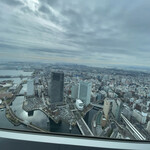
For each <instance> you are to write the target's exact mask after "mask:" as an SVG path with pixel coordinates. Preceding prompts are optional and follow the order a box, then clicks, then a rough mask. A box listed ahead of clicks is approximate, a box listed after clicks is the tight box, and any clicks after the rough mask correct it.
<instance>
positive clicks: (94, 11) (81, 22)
mask: <svg viewBox="0 0 150 150" xmlns="http://www.w3.org/2000/svg"><path fill="white" fill-rule="evenodd" d="M81 3H82V4H83V5H81ZM149 4H150V2H149V1H146V0H144V1H139V0H136V1H135V0H133V1H132V2H131V1H129V0H126V1H118V0H115V1H113V2H112V1H109V0H108V1H106V0H105V1H104V0H101V1H99V0H98V1H97V0H95V1H90V0H88V1H86V3H85V1H81V0H77V1H70V0H67V1H60V0H55V1H54V0H51V1H47V0H18V1H17V0H11V1H9V0H2V1H1V2H0V7H1V10H0V14H1V15H0V20H1V24H0V33H1V34H0V60H1V61H4V62H5V61H23V62H24V61H27V62H28V61H31V62H38V61H39V62H46V63H48V62H49V63H56V62H60V63H61V62H64V63H74V64H83V65H88V66H96V67H101V66H114V67H116V66H140V67H142V66H144V67H148V66H150V60H149V57H150V53H149V42H150V41H149V39H150V38H149V33H150V30H149V25H150V21H149V9H150V5H149Z"/></svg>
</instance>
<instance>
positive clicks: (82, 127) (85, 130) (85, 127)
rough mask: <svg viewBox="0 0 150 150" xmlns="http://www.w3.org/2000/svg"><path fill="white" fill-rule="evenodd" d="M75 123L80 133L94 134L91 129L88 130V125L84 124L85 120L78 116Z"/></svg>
mask: <svg viewBox="0 0 150 150" xmlns="http://www.w3.org/2000/svg"><path fill="white" fill-rule="evenodd" d="M77 125H78V127H79V129H80V131H81V133H82V135H87V136H94V135H93V133H92V131H91V130H90V128H89V127H88V125H87V124H86V122H85V121H84V119H83V118H80V119H79V120H78V121H77Z"/></svg>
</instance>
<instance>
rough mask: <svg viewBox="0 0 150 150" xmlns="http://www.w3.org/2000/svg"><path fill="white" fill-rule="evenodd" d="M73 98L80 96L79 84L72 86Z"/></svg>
mask: <svg viewBox="0 0 150 150" xmlns="http://www.w3.org/2000/svg"><path fill="white" fill-rule="evenodd" d="M71 98H73V99H77V98H78V85H72V87H71Z"/></svg>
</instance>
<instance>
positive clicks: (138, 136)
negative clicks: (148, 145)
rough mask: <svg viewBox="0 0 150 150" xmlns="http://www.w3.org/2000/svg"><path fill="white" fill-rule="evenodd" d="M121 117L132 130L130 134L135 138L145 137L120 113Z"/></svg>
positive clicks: (141, 138) (142, 138)
mask: <svg viewBox="0 0 150 150" xmlns="http://www.w3.org/2000/svg"><path fill="white" fill-rule="evenodd" d="M121 117H122V119H123V121H124V122H125V123H126V125H127V126H128V127H129V129H130V130H131V131H132V132H131V131H130V130H129V131H130V132H131V134H132V135H133V136H134V137H135V138H136V139H137V140H146V138H145V137H144V136H143V135H142V134H141V133H140V132H139V131H138V130H137V129H136V128H135V127H134V126H133V125H132V124H131V123H130V121H129V120H128V119H127V118H126V117H125V116H124V115H123V114H121Z"/></svg>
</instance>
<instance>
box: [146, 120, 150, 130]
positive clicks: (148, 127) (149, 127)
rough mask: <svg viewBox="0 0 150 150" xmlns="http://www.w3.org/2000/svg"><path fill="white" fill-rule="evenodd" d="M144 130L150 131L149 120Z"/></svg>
mask: <svg viewBox="0 0 150 150" xmlns="http://www.w3.org/2000/svg"><path fill="white" fill-rule="evenodd" d="M146 130H147V131H148V133H150V121H149V122H148V123H147V128H146Z"/></svg>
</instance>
